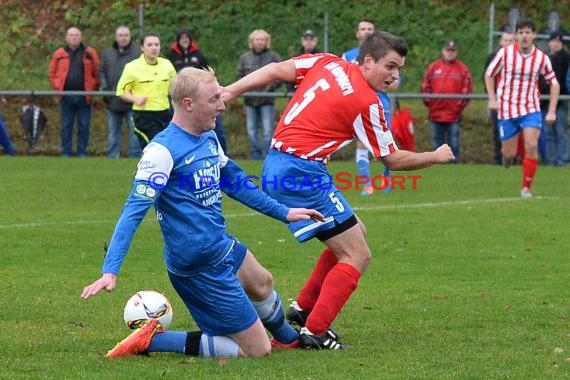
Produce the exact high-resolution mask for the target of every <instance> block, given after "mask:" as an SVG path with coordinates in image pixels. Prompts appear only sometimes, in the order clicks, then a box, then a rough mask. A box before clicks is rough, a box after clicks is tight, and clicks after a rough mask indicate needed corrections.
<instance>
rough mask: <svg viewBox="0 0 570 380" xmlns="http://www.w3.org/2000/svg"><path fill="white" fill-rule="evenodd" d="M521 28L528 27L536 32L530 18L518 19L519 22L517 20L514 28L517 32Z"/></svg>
mask: <svg viewBox="0 0 570 380" xmlns="http://www.w3.org/2000/svg"><path fill="white" fill-rule="evenodd" d="M523 28H529V29H530V30H532V31H533V32H536V25H534V22H532V21H531V20H520V21H519V22H517V25H516V26H515V30H516V31H517V32H518V31H519V30H521V29H523Z"/></svg>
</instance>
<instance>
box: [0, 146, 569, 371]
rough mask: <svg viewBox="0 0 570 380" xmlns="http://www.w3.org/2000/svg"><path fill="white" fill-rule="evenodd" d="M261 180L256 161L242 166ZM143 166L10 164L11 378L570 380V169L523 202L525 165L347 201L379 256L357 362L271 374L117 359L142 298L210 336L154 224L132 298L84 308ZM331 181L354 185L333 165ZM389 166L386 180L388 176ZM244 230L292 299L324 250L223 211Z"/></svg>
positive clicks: (359, 310) (290, 360) (344, 326)
mask: <svg viewBox="0 0 570 380" xmlns="http://www.w3.org/2000/svg"><path fill="white" fill-rule="evenodd" d="M242 164H243V165H244V167H246V168H247V170H249V171H250V172H251V173H252V174H257V173H259V163H255V162H249V161H244V162H242ZM135 165H136V161H133V160H126V159H124V160H115V161H113V160H107V159H105V158H88V159H62V158H54V157H17V158H6V157H0V168H1V170H2V176H3V179H2V181H1V182H0V188H1V193H2V195H3V197H4V201H3V202H1V204H0V215H1V220H0V263H1V266H0V268H1V269H0V275H1V279H2V282H1V284H0V328H1V331H2V333H1V334H0V360H1V363H2V364H1V365H0V379H78V378H81V379H157V378H161V377H164V378H169V379H181V378H187V379H245V378H247V379H296V380H299V379H315V380H316V379H323V380H324V379H424V378H425V379H545V378H546V379H549V378H550V379H559V378H560V379H562V378H569V377H570V362H567V360H566V359H567V358H570V324H569V320H568V318H569V317H570V315H569V312H570V290H569V287H568V273H570V259H569V256H568V254H569V250H570V237H569V233H568V232H569V230H570V213H569V210H570V186H569V185H570V175H569V174H570V171H569V169H568V168H563V169H553V168H540V169H539V172H538V176H537V180H536V184H535V188H534V191H535V195H536V197H535V198H534V199H531V200H522V199H520V198H519V197H518V187H519V184H520V178H521V172H520V167H512V168H510V169H508V170H506V169H504V168H502V167H497V166H483V165H480V166H477V165H448V166H440V167H434V168H429V169H425V170H422V171H419V172H418V173H417V174H421V175H422V178H421V179H420V180H418V189H417V190H415V191H414V190H410V189H408V190H406V191H401V190H395V191H393V192H392V193H389V194H386V193H375V194H374V195H373V196H371V197H368V198H362V197H361V196H360V195H359V192H357V191H356V190H350V191H346V192H345V194H346V196H347V197H348V198H349V200H350V201H351V202H352V205H353V206H354V208H355V209H356V210H357V212H358V215H359V216H360V217H361V219H362V220H363V221H364V222H365V224H366V225H367V227H368V239H369V243H370V246H371V247H372V250H373V255H374V259H373V261H372V264H371V266H370V267H369V269H368V271H367V272H366V274H365V275H364V276H363V278H362V279H361V281H360V285H359V289H358V291H357V292H356V293H355V294H354V295H353V297H352V298H351V299H350V301H349V303H348V305H347V306H346V307H345V309H344V311H343V312H342V313H341V314H340V316H339V317H338V319H337V320H336V322H335V325H334V327H335V330H336V331H337V332H339V333H340V335H341V336H342V338H343V341H345V342H346V343H348V344H349V345H350V346H351V348H350V349H349V350H346V351H341V352H313V351H301V350H292V351H278V352H274V353H273V354H272V355H271V356H270V357H268V358H264V359H258V360H251V359H250V360H248V359H245V360H230V361H216V360H203V359H194V358H188V357H184V356H179V355H173V354H153V355H152V356H151V357H150V358H147V357H132V358H125V359H121V360H116V361H109V360H106V359H105V358H104V357H103V355H104V353H105V352H106V351H107V350H108V349H109V348H111V347H112V346H113V345H114V344H115V343H116V342H117V341H119V340H120V339H122V338H123V337H124V336H125V335H126V334H127V333H128V331H127V329H126V327H125V326H124V324H123V321H122V309H123V305H124V303H125V302H126V300H127V298H128V297H129V296H130V295H131V294H132V293H134V292H135V291H137V290H142V289H156V290H159V291H161V292H163V293H165V294H166V295H167V296H168V297H169V298H170V299H171V301H172V303H173V307H174V321H173V324H172V327H171V328H173V329H180V330H182V329H189V330H192V329H194V328H195V325H194V323H193V321H192V320H191V318H190V317H189V315H188V313H187V312H186V310H185V308H184V306H183V305H182V302H181V301H180V300H179V299H178V298H177V296H176V294H175V293H174V291H173V290H172V288H171V286H170V283H169V282H168V279H167V277H166V274H165V270H164V266H163V264H162V253H161V252H162V250H161V249H162V241H161V236H160V231H159V228H158V224H157V223H156V221H155V219H154V217H153V213H149V215H148V216H147V218H146V219H145V221H144V222H143V224H142V225H141V228H140V229H139V232H138V233H137V235H136V236H135V239H134V241H133V245H132V246H131V250H130V254H129V256H128V257H127V259H126V261H125V264H124V266H123V270H122V272H121V276H120V281H119V282H118V288H117V289H116V290H115V291H114V292H112V293H108V294H101V295H99V296H97V297H95V298H93V299H90V300H88V301H84V300H82V299H80V297H79V294H80V293H81V290H82V288H83V287H84V286H85V285H87V284H88V283H90V282H91V281H93V280H95V279H96V278H98V276H99V271H100V267H101V262H102V259H103V246H104V243H105V242H106V241H108V240H109V237H110V235H111V233H112V230H113V227H114V223H115V221H116V218H117V217H118V214H119V212H120V210H121V207H122V205H123V203H124V200H125V197H126V195H127V193H128V191H129V188H130V183H131V178H132V174H133V172H134V169H135ZM331 170H332V171H333V172H339V171H349V172H353V164H352V163H350V162H334V163H332V164H331ZM379 170H380V169H378V171H379ZM224 208H225V211H226V213H227V215H228V218H227V221H228V228H229V231H230V232H231V233H233V234H235V235H236V236H237V237H239V238H240V240H242V241H243V242H245V243H246V244H247V245H248V246H249V248H250V249H251V250H252V251H253V252H254V253H255V254H256V256H257V257H258V259H259V260H260V261H261V262H262V263H263V264H264V265H265V266H267V267H268V268H269V269H270V270H271V271H272V272H273V274H274V276H275V280H276V286H277V289H278V290H279V291H280V293H281V294H282V296H283V299H284V301H285V302H286V303H288V301H287V300H289V299H292V298H294V297H295V295H296V294H297V292H298V290H299V288H300V287H301V285H302V283H303V281H304V279H306V277H307V275H308V274H309V272H310V270H311V267H312V264H313V262H314V260H315V258H316V257H317V255H318V253H319V252H320V250H321V247H320V244H319V243H317V242H309V243H306V244H303V245H301V244H298V243H297V242H295V241H294V240H293V238H292V236H291V235H290V234H289V233H288V230H287V229H286V227H285V226H284V225H282V224H281V223H279V222H277V221H274V220H271V219H269V218H267V217H265V216H261V215H259V214H255V213H253V212H250V211H249V210H248V209H246V208H244V207H243V206H241V205H238V204H236V203H235V202H233V201H231V200H229V199H226V200H225V203H224Z"/></svg>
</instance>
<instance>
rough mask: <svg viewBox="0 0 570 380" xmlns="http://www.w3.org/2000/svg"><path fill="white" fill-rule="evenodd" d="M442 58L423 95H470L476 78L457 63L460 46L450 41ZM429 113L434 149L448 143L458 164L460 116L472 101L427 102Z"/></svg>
mask: <svg viewBox="0 0 570 380" xmlns="http://www.w3.org/2000/svg"><path fill="white" fill-rule="evenodd" d="M441 55H442V57H441V58H440V59H438V60H437V61H433V62H432V63H430V64H429V66H428V67H427V69H426V71H425V73H424V78H423V81H422V87H421V91H422V93H428V94H471V93H473V78H472V77H471V73H470V72H469V68H468V67H467V66H466V65H465V64H464V63H463V62H462V61H460V60H459V59H457V43H456V42H455V41H447V42H446V43H445V44H444V45H443V49H442V50H441ZM423 101H424V104H425V105H426V107H428V110H429V120H430V124H431V129H432V141H433V146H434V149H435V148H437V147H438V146H440V145H442V144H444V143H447V144H449V146H450V147H451V150H452V152H453V154H454V155H455V162H459V157H460V156H459V153H460V145H461V143H460V132H459V130H460V127H461V113H462V112H463V109H464V108H465V107H466V106H467V104H468V103H469V99H427V98H426V99H424V100H423Z"/></svg>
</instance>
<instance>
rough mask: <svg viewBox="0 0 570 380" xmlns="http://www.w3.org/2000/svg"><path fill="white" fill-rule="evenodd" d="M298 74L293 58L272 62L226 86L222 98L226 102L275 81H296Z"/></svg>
mask: <svg viewBox="0 0 570 380" xmlns="http://www.w3.org/2000/svg"><path fill="white" fill-rule="evenodd" d="M296 76H297V74H296V69H295V63H294V62H293V60H292V59H288V60H286V61H282V62H272V63H270V64H268V65H265V66H263V67H261V68H259V69H257V70H255V71H254V72H252V73H250V74H248V75H246V76H245V77H243V78H241V79H239V80H238V81H236V82H234V83H232V84H230V85H229V86H226V87H224V92H223V93H222V98H223V99H224V102H229V101H230V100H232V99H233V98H235V97H237V96H240V95H241V94H243V93H245V92H248V91H251V90H253V89H256V88H261V87H265V86H267V85H268V84H270V83H273V82H294V81H295V79H297V78H296Z"/></svg>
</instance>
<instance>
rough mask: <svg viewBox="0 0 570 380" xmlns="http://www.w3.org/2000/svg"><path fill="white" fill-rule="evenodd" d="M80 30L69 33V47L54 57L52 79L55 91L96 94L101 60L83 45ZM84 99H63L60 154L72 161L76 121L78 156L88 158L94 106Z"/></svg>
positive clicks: (89, 99)
mask: <svg viewBox="0 0 570 380" xmlns="http://www.w3.org/2000/svg"><path fill="white" fill-rule="evenodd" d="M82 39H83V37H82V35H81V30H79V28H76V27H71V28H69V29H67V32H66V34H65V41H66V43H67V44H66V45H65V46H63V47H60V48H59V49H57V50H56V51H55V52H54V54H53V56H52V57H51V62H50V65H49V79H50V82H51V86H52V88H53V89H54V90H55V91H97V90H98V89H99V75H98V72H97V70H98V68H99V56H98V55H97V52H96V51H95V49H93V48H92V47H91V46H86V45H84V44H83V42H82ZM92 100H93V98H92V97H91V96H85V95H65V96H63V97H62V98H61V99H60V112H61V154H62V155H63V156H65V157H70V156H71V155H72V152H71V142H72V139H73V137H72V135H73V125H74V123H75V120H76V119H77V156H78V157H85V156H87V147H88V145H89V128H90V125H91V102H92Z"/></svg>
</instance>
